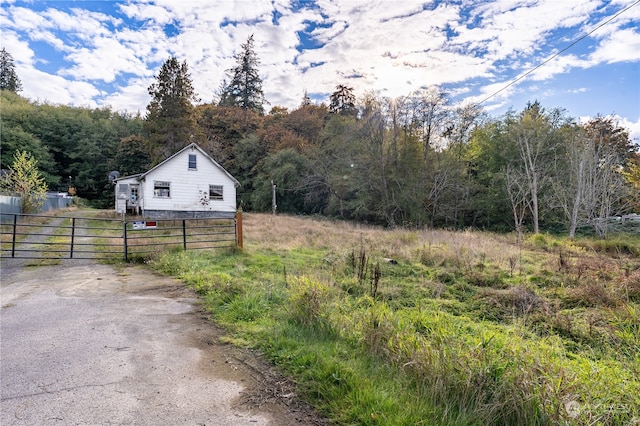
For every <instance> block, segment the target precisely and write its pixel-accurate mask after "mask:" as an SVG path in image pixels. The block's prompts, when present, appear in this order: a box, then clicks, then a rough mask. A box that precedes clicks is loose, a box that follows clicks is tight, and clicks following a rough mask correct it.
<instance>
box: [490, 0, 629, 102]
mask: <svg viewBox="0 0 640 426" xmlns="http://www.w3.org/2000/svg"><path fill="white" fill-rule="evenodd" d="M638 3H640V0H636V2H635V3H633V4H631V5H629V6H627V7H626V8H624V9H622V10H621V11H619V12H618V13H616V14H615V15H613V16H612V17H611V18H609V19H607V20H606V21H604V22H602V23H600V24H599V25H598V26H597V27H595V28H594V29H592V30H591V31H589V32H588V33H586V34H585V35H583V36H581V37H580V38H578V39H577V40H575V41H574V42H572V43H571V44H569V45H568V46H566V47H565V48H563V49H562V50H560V51H559V52H556V53H554V54H553V55H551V56H550V57H549V58H548V59H546V60H545V61H543V62H541V63H540V64H538V65H536V66H535V67H533V68H532V69H530V70H529V71H527V72H526V73H524V74H522V75H521V76H519V77H518V78H516V79H515V80H513V81H511V82H510V83H509V84H507V85H506V86H504V87H503V88H501V89H500V90H498V91H496V92H494V93H492V94H491V95H489V96H487V97H486V98H484V99H483V100H482V101H480V102H478V105H482V104H483V103H485V102H486V101H488V100H489V99H491V98H493V97H494V96H496V95H497V94H498V93H500V92H502V91H503V90H506V89H507V88H509V87H511V86H513V85H514V84H516V83H517V82H519V81H520V80H522V79H523V78H525V77H526V76H528V75H529V74H531V73H532V72H534V71H535V70H537V69H539V68H541V67H542V66H543V65H546V64H547V63H549V62H550V61H551V60H553V59H555V58H556V57H558V56H559V55H561V54H562V53H564V52H566V51H567V50H569V49H570V48H572V47H573V46H575V45H576V44H578V43H579V42H581V41H582V40H584V39H585V38H587V37H589V36H590V35H591V34H593V33H594V32H596V31H597V30H599V29H600V28H602V27H604V26H605V25H607V24H608V23H609V22H611V21H613V20H614V19H616V18H617V17H618V16H620V15H622V14H623V13H625V12H626V11H628V10H629V9H631V8H632V7H634V6H636V5H637V4H638Z"/></svg>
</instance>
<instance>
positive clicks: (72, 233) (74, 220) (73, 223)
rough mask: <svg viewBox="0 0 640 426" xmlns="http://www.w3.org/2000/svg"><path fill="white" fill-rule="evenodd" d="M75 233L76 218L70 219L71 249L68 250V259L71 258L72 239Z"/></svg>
mask: <svg viewBox="0 0 640 426" xmlns="http://www.w3.org/2000/svg"><path fill="white" fill-rule="evenodd" d="M75 234H76V218H75V217H74V218H72V219H71V251H70V252H69V259H73V239H74V237H75Z"/></svg>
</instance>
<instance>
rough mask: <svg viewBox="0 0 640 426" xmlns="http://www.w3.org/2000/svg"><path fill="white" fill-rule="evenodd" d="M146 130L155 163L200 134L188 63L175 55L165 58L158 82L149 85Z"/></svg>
mask: <svg viewBox="0 0 640 426" xmlns="http://www.w3.org/2000/svg"><path fill="white" fill-rule="evenodd" d="M148 90H149V95H151V102H150V103H149V105H147V116H146V118H145V123H144V130H145V132H146V136H147V141H148V143H149V153H150V155H151V158H152V162H153V163H154V164H157V163H159V162H160V161H162V160H164V159H165V158H167V157H169V156H170V155H172V154H174V153H175V152H176V151H178V150H180V149H181V148H184V147H185V146H187V145H188V144H189V143H191V142H192V141H194V138H196V135H197V126H196V117H195V107H194V106H193V104H192V102H197V101H198V98H197V97H196V94H195V92H194V89H193V84H192V82H191V76H190V75H189V70H188V66H187V62H186V61H184V62H182V63H180V62H178V60H177V59H176V58H175V57H171V58H169V59H167V60H166V61H165V63H164V64H163V65H162V67H161V68H160V73H159V74H158V77H157V79H156V82H155V83H153V84H152V85H151V86H149V89H148Z"/></svg>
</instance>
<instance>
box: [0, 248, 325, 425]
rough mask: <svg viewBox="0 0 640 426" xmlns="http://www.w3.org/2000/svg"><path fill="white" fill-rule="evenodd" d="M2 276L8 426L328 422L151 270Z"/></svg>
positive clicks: (13, 269)
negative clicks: (227, 340)
mask: <svg viewBox="0 0 640 426" xmlns="http://www.w3.org/2000/svg"><path fill="white" fill-rule="evenodd" d="M12 262H14V261H13V260H6V261H5V260H3V263H2V265H1V266H2V268H1V271H0V280H1V281H0V283H1V290H2V291H1V298H0V302H1V309H0V381H1V382H0V385H1V386H0V404H1V406H0V424H2V425H3V426H8V425H56V424H60V425H105V424H117V425H129V424H131V425H234V426H235V425H244V424H247V425H278V426H280V425H308V424H323V423H324V421H322V420H321V419H319V418H318V417H317V416H316V415H315V414H314V413H313V411H312V410H309V409H308V408H306V407H305V406H304V405H303V404H300V403H299V402H298V401H297V399H296V396H295V392H292V389H291V387H290V386H289V385H287V384H286V383H287V382H286V380H283V379H282V378H280V377H278V376H277V373H275V372H274V370H273V369H272V368H271V367H269V366H268V365H267V364H266V363H264V362H263V361H262V360H261V358H260V356H259V355H258V354H255V353H253V352H251V351H247V350H242V349H239V348H236V347H233V346H230V345H225V344H222V343H220V342H219V337H220V336H221V335H222V331H221V330H219V329H217V328H216V327H215V326H214V325H212V324H211V323H210V322H209V321H208V319H207V318H206V314H205V313H204V312H202V311H201V310H200V308H199V306H198V304H197V299H196V298H195V297H194V295H193V294H192V293H191V292H190V291H189V290H188V289H186V288H185V287H184V285H183V284H181V283H180V282H178V281H176V280H173V279H170V278H166V277H161V276H158V275H155V274H153V273H151V272H150V271H149V270H147V269H146V268H144V267H142V266H124V267H118V269H116V268H114V267H112V266H108V265H100V264H95V263H92V262H79V261H65V262H66V263H65V264H63V265H58V266H39V267H24V262H23V263H22V264H18V263H17V261H16V264H12Z"/></svg>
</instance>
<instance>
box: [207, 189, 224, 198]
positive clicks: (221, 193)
mask: <svg viewBox="0 0 640 426" xmlns="http://www.w3.org/2000/svg"><path fill="white" fill-rule="evenodd" d="M216 189H219V190H220V191H219V192H216ZM209 199H210V200H218V201H220V200H224V185H209Z"/></svg>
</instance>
